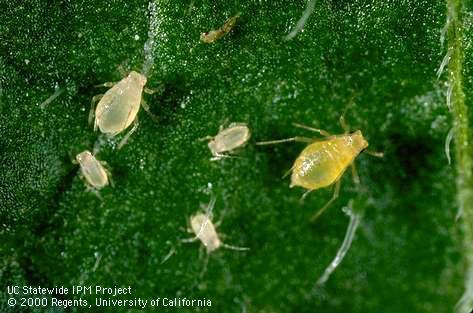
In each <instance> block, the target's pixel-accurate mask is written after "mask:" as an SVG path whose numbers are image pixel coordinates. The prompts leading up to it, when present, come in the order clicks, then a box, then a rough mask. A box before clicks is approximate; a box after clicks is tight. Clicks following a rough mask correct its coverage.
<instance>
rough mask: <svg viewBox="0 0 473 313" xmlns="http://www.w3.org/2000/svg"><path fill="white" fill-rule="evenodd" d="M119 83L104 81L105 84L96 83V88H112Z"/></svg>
mask: <svg viewBox="0 0 473 313" xmlns="http://www.w3.org/2000/svg"><path fill="white" fill-rule="evenodd" d="M116 84H117V82H106V83H103V84H98V85H94V87H95V88H100V87H107V88H110V87H113V86H115V85H116Z"/></svg>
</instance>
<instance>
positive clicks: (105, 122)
mask: <svg viewBox="0 0 473 313" xmlns="http://www.w3.org/2000/svg"><path fill="white" fill-rule="evenodd" d="M145 85H146V77H145V76H144V75H142V74H140V73H138V72H135V71H131V72H130V74H128V76H127V77H125V78H123V79H122V80H121V81H119V82H118V83H105V84H102V85H99V86H104V87H111V88H110V89H109V90H107V92H105V94H103V95H97V96H95V97H94V98H93V99H92V107H91V112H90V115H89V122H91V121H92V118H93V115H94V111H93V107H94V103H95V102H96V101H97V100H98V99H100V101H99V103H98V104H97V108H96V109H95V122H94V129H95V130H96V129H97V128H98V129H100V131H101V132H102V133H104V134H107V135H108V136H109V137H114V136H115V135H117V134H119V133H121V132H122V131H123V130H125V129H127V128H128V126H130V125H131V123H134V125H133V128H132V129H131V130H130V131H129V132H128V134H127V135H126V136H125V137H124V138H123V140H122V141H121V142H120V144H119V148H120V147H121V146H123V145H124V144H125V143H126V141H127V140H128V138H129V137H130V135H131V134H132V133H133V132H134V131H135V130H136V129H137V127H138V118H137V114H138V111H139V109H140V106H142V107H143V109H144V110H146V111H147V112H149V107H148V106H147V104H146V103H145V102H144V101H143V99H142V94H143V91H145V92H148V93H152V91H151V90H149V89H147V88H145Z"/></svg>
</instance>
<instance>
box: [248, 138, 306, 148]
mask: <svg viewBox="0 0 473 313" xmlns="http://www.w3.org/2000/svg"><path fill="white" fill-rule="evenodd" d="M290 141H298V142H305V143H312V142H314V139H312V138H308V137H299V136H296V137H291V138H286V139H279V140H270V141H260V142H257V143H256V144H257V145H258V146H264V145H274V144H277V143H284V142H290Z"/></svg>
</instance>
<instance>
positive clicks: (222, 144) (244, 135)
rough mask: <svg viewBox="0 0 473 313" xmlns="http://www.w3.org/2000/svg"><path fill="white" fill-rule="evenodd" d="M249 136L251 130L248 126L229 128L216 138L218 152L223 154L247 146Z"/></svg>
mask: <svg viewBox="0 0 473 313" xmlns="http://www.w3.org/2000/svg"><path fill="white" fill-rule="evenodd" d="M249 136H250V134H249V129H248V127H247V126H246V125H245V126H235V127H231V128H227V129H225V130H223V131H222V132H220V133H219V134H218V135H217V136H215V139H214V141H215V143H216V145H215V149H216V152H218V153H222V152H226V151H231V150H233V149H236V148H238V147H240V146H242V145H243V144H245V143H246V141H247V140H248V138H249Z"/></svg>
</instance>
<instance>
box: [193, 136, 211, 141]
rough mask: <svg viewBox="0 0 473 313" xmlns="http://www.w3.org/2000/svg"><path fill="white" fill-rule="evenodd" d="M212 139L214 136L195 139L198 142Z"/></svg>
mask: <svg viewBox="0 0 473 313" xmlns="http://www.w3.org/2000/svg"><path fill="white" fill-rule="evenodd" d="M212 139H214V136H205V137H201V138H197V140H198V141H206V140H212Z"/></svg>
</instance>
